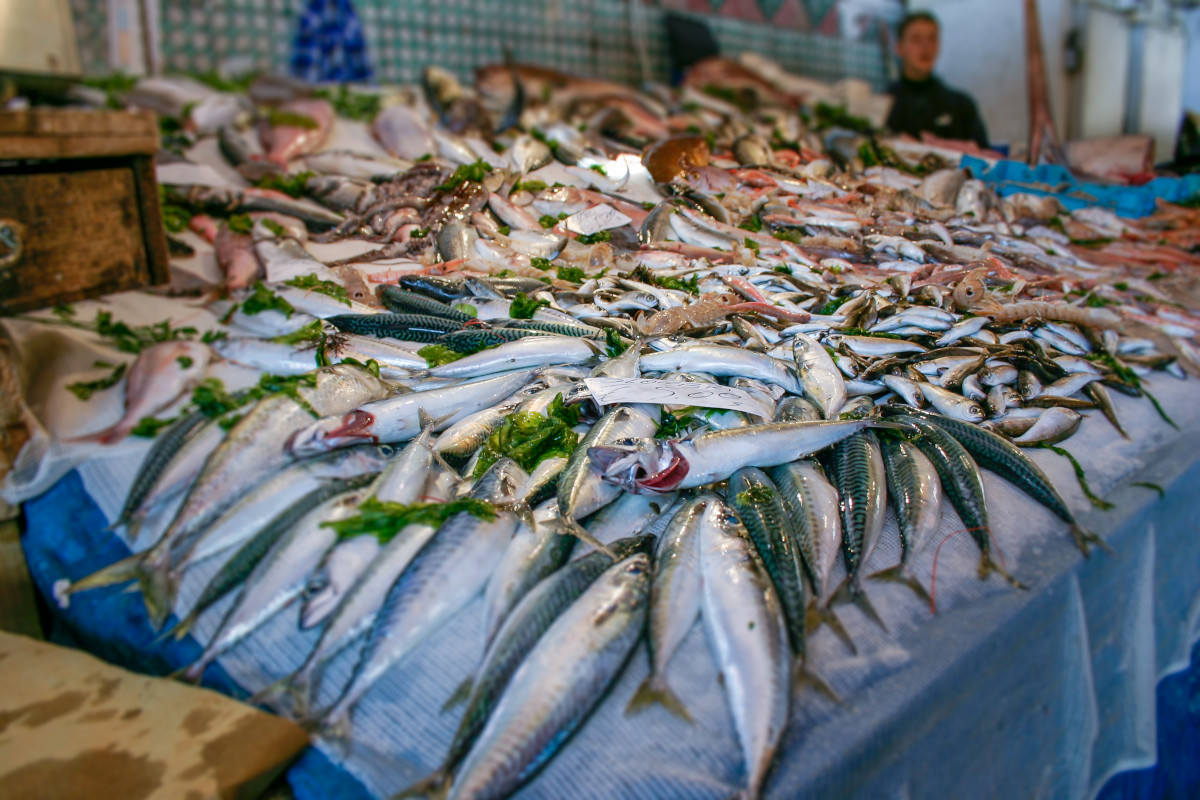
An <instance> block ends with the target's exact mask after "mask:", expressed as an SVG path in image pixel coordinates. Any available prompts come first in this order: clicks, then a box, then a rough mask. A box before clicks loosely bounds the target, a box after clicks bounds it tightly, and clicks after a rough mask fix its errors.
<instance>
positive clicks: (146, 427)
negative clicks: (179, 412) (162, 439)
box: [129, 417, 178, 439]
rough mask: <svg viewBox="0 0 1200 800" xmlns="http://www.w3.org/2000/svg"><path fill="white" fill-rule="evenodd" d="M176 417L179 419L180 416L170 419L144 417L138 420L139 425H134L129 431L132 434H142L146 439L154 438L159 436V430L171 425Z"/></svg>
mask: <svg viewBox="0 0 1200 800" xmlns="http://www.w3.org/2000/svg"><path fill="white" fill-rule="evenodd" d="M176 419H178V417H171V418H170V419H159V418H158V417H142V418H141V419H139V420H138V423H137V425H134V426H133V429H132V430H130V431H129V433H130V435H132V436H141V437H142V438H144V439H153V438H154V437H155V436H158V432H159V431H161V430H162V429H163V428H166V427H168V426H169V425H171V424H172V423H173V422H175V420H176Z"/></svg>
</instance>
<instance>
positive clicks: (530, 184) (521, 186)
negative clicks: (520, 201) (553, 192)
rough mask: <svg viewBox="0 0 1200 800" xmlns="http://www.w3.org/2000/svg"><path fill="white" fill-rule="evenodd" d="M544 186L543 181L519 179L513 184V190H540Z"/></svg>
mask: <svg viewBox="0 0 1200 800" xmlns="http://www.w3.org/2000/svg"><path fill="white" fill-rule="evenodd" d="M545 188H546V182H545V181H521V182H520V183H518V184H516V185H515V186H513V188H512V190H513V191H514V192H540V191H542V190H543V189H545Z"/></svg>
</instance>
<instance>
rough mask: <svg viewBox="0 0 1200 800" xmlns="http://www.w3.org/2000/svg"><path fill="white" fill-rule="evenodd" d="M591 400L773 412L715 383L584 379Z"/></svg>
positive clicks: (747, 395) (743, 393) (759, 414)
mask: <svg viewBox="0 0 1200 800" xmlns="http://www.w3.org/2000/svg"><path fill="white" fill-rule="evenodd" d="M583 382H584V383H586V384H587V387H588V389H590V390H591V392H592V397H593V398H594V399H595V400H596V402H597V403H599V404H600V405H602V406H607V405H613V404H616V403H656V404H658V405H664V406H699V407H701V408H724V409H728V410H730V411H744V412H746V413H747V414H753V415H755V416H757V417H763V418H764V419H770V418H771V412H772V409H770V408H768V407H767V404H766V403H764V402H763V401H762V400H760V399H758V398H757V397H755V396H754V395H752V394H750V393H749V392H747V391H744V390H742V389H734V388H733V387H731V386H720V385H718V384H714V383H691V382H685V381H659V380H654V379H653V378H584V380H583Z"/></svg>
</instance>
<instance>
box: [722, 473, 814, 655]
mask: <svg viewBox="0 0 1200 800" xmlns="http://www.w3.org/2000/svg"><path fill="white" fill-rule="evenodd" d="M726 497H727V502H728V503H729V506H730V507H731V508H732V509H733V511H734V513H736V514H737V515H738V517H739V518H740V519H741V520H742V524H743V525H745V526H746V530H747V531H749V532H750V538H751V540H753V542H754V546H755V547H756V548H757V549H758V554H759V556H761V557H762V559H763V563H764V564H766V567H767V572H768V574H770V576H771V582H772V583H774V584H775V588H776V590H777V591H778V592H779V599H780V601H781V603H782V605H783V612H784V617H785V619H786V620H787V626H788V639H789V641H790V642H791V645H792V652H793V653H794V654H796V655H797V656H799V657H801V658H803V657H804V653H805V640H804V633H805V630H804V628H805V609H806V607H807V605H808V598H807V596H806V592H805V588H804V576H803V570H804V567H803V566H802V564H803V558H802V556H801V555H800V545H799V542H798V537H799V535H798V533H797V532H796V526H795V525H794V524H793V521H792V517H791V516H790V515H789V514H788V513H787V510H786V509H785V508H784V505H783V498H781V497H780V496H779V490H778V489H777V488H776V487H775V484H774V483H772V482H771V479H770V478H768V477H767V475H766V473H764V472H763V471H762V470H760V469H758V468H756V467H747V468H745V469H740V470H738V471H737V472H735V473H734V474H733V475H732V476H730V478H729V489H728V491H727V493H726Z"/></svg>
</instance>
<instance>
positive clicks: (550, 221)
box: [538, 214, 567, 228]
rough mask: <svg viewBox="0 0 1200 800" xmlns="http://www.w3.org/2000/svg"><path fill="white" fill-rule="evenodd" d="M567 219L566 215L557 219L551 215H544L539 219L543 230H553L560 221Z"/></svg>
mask: <svg viewBox="0 0 1200 800" xmlns="http://www.w3.org/2000/svg"><path fill="white" fill-rule="evenodd" d="M566 218H567V215H566V214H559V215H558V216H557V217H552V216H550V215H549V214H542V216H540V217H538V224H539V225H541V226H542V227H543V228H553V227H554V226H555V225H557V224H558V223H559V222H560V221H562V220H564V219H566Z"/></svg>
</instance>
